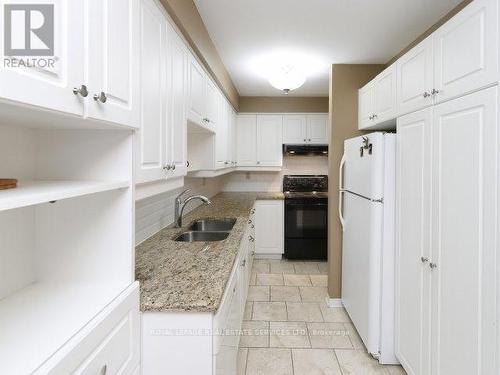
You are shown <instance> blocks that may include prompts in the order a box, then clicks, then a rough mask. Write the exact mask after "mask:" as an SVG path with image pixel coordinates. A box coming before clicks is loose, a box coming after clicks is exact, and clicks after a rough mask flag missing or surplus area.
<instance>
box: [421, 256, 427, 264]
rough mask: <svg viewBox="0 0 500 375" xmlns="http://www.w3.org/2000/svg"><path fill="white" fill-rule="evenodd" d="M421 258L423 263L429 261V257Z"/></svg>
mask: <svg viewBox="0 0 500 375" xmlns="http://www.w3.org/2000/svg"><path fill="white" fill-rule="evenodd" d="M420 260H421V261H422V263H427V262H428V261H429V258H426V257H421V258H420Z"/></svg>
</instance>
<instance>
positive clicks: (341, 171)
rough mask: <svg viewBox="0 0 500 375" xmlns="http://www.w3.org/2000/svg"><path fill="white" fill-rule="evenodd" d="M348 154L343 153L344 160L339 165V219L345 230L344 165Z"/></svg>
mask: <svg viewBox="0 0 500 375" xmlns="http://www.w3.org/2000/svg"><path fill="white" fill-rule="evenodd" d="M345 160H346V156H345V154H344V155H342V160H341V161H340V167H339V219H340V225H342V231H345V220H344V215H343V211H344V165H345Z"/></svg>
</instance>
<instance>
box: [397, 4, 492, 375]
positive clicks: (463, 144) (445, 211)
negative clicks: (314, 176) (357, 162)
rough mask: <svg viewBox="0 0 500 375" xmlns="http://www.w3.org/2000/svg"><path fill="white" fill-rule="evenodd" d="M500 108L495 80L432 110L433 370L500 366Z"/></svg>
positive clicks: (459, 372) (464, 374)
mask: <svg viewBox="0 0 500 375" xmlns="http://www.w3.org/2000/svg"><path fill="white" fill-rule="evenodd" d="M478 3H482V2H478ZM497 107H498V97H497V88H496V87H493V88H490V89H487V90H483V91H480V92H477V93H475V94H471V95H467V96H464V97H461V98H459V99H455V100H453V101H448V102H446V103H443V104H441V105H438V106H436V107H435V109H434V122H433V142H432V144H433V152H432V155H433V156H432V161H433V163H432V166H433V176H432V181H433V187H432V206H433V208H432V214H431V217H432V223H433V224H432V234H431V238H432V255H431V262H432V264H434V265H435V267H433V268H432V270H431V273H432V283H433V288H432V289H433V296H432V306H433V309H432V310H433V313H432V345H431V353H432V371H431V373H432V374H433V375H449V374H454V375H470V374H498V371H499V368H498V367H497V366H498V361H495V358H496V357H497V355H498V341H497V335H498V321H497V319H498V305H497V304H496V302H495V301H496V300H497V298H498V284H497V281H498V278H497V274H496V273H497V272H498V271H497V264H498V263H497V261H498V255H497V253H498V249H499V247H498V245H499V242H498V241H499V239H498V228H499V222H498V186H499V185H498V184H499V179H498V160H499V138H498V134H499V125H498V114H497ZM465 322H466V323H465ZM406 334H407V335H408V332H407V333H406ZM457 353H466V354H465V355H457Z"/></svg>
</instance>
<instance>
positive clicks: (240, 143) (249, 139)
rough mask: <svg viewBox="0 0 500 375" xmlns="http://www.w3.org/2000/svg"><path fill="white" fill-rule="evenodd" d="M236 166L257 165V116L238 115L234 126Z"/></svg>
mask: <svg viewBox="0 0 500 375" xmlns="http://www.w3.org/2000/svg"><path fill="white" fill-rule="evenodd" d="M236 133H237V134H236V139H237V149H236V150H237V153H238V166H240V167H254V166H255V165H257V116H256V115H238V118H237V126H236Z"/></svg>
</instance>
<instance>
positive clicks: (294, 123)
mask: <svg viewBox="0 0 500 375" xmlns="http://www.w3.org/2000/svg"><path fill="white" fill-rule="evenodd" d="M283 143H284V144H328V115H327V114H323V113H322V114H310V115H284V116H283Z"/></svg>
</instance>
